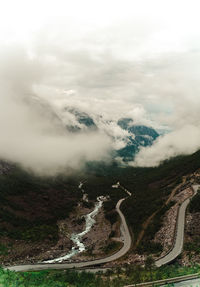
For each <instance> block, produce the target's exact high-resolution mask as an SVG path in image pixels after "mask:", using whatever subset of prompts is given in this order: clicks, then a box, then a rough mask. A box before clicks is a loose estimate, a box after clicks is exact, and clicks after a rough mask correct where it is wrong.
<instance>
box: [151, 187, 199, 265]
mask: <svg viewBox="0 0 200 287" xmlns="http://www.w3.org/2000/svg"><path fill="white" fill-rule="evenodd" d="M192 187H193V190H194V193H193V195H192V196H191V197H190V198H188V199H186V200H185V201H184V202H183V203H182V204H181V206H180V208H179V212H178V219H177V229H176V238H175V243H174V246H173V248H172V250H171V251H170V252H169V253H168V254H167V255H165V256H164V257H162V258H160V259H159V260H157V261H156V262H155V264H156V266H157V267H160V266H162V265H165V264H168V263H169V262H171V261H173V260H174V259H175V258H176V257H177V256H178V255H179V254H181V252H182V249H183V241H184V228H185V212H186V208H187V206H188V204H189V203H190V200H191V198H192V197H193V196H195V194H196V193H197V190H198V188H199V187H200V185H193V186H192Z"/></svg>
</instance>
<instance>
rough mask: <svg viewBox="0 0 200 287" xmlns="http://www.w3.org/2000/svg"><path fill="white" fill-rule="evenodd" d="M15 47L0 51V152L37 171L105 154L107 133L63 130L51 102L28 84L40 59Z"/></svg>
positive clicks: (77, 164) (58, 168)
mask: <svg viewBox="0 0 200 287" xmlns="http://www.w3.org/2000/svg"><path fill="white" fill-rule="evenodd" d="M16 50H17V49H16ZM16 50H15V51H13V50H12V51H11V52H12V53H11V54H10V53H9V52H8V51H7V52H5V51H3V52H2V51H1V55H0V58H1V59H0V60H1V63H3V65H2V66H1V68H0V75H1V81H0V84H1V85H0V133H1V137H0V158H1V159H5V160H10V161H12V162H16V163H19V164H21V165H22V166H23V167H25V168H28V169H30V170H32V171H34V172H37V173H40V174H41V173H42V174H55V173H57V172H61V171H67V169H69V168H71V169H80V168H82V167H83V165H84V163H85V162H86V161H91V160H101V159H104V160H105V159H108V157H109V149H110V148H109V143H110V142H109V139H108V137H106V135H105V134H104V135H103V134H99V133H98V132H90V133H89V132H86V133H84V134H81V133H79V134H73V133H70V132H67V130H66V127H65V126H64V125H63V124H62V122H61V121H60V119H59V117H58V116H57V115H56V113H55V112H54V111H53V110H52V107H51V106H49V105H48V103H46V102H45V101H42V100H41V99H40V98H38V97H37V95H36V94H34V92H33V89H32V86H33V84H34V83H36V82H37V81H38V79H40V78H41V76H42V75H41V73H40V65H39V63H37V62H34V61H31V60H30V59H29V58H28V57H27V56H26V53H24V51H23V53H21V49H19V50H18V51H16Z"/></svg>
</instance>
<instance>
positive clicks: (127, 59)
mask: <svg viewBox="0 0 200 287" xmlns="http://www.w3.org/2000/svg"><path fill="white" fill-rule="evenodd" d="M199 5H200V4H199V1H196V0H190V1H188V0H182V1H179V0H173V1H172V0H169V1H164V2H163V1H160V0H152V1H147V0H141V1H136V0H127V1H121V0H120V1H114V0H110V1H105V0H103V1H97V0H86V1H78V0H75V1H62V0H60V1H54V0H52V1H46V0H44V1H37V0H35V1H32V0H31V1H24V0H19V1H16V2H13V1H9V0H8V1H4V4H3V7H2V9H1V11H0V43H1V47H2V50H3V52H2V51H1V67H0V76H1V87H0V104H1V106H0V112H1V126H0V128H1V130H0V132H1V135H2V139H1V142H2V145H1V148H0V155H1V156H4V157H7V158H9V159H12V157H13V158H14V159H15V160H16V161H18V162H23V164H25V165H26V166H28V167H31V166H32V163H33V162H34V164H33V165H34V166H36V164H35V162H36V161H37V160H38V163H40V164H37V166H41V167H42V163H43V166H44V167H45V169H46V167H47V165H48V166H50V165H51V166H53V165H54V166H55V168H56V169H57V168H59V167H60V166H62V167H64V166H65V165H67V164H68V165H69V166H72V165H73V164H72V163H73V162H74V165H75V166H78V165H79V164H80V163H81V162H82V159H83V158H85V159H92V158H93V159H97V158H102V157H103V155H104V154H107V150H108V149H109V147H108V146H109V142H108V140H107V137H106V136H105V134H106V133H110V134H112V135H113V137H114V138H115V139H116V141H115V145H116V147H122V146H123V145H124V144H125V142H124V137H125V136H127V135H125V133H126V132H124V131H123V130H122V129H120V128H119V127H117V125H116V124H114V121H116V120H118V119H119V118H121V117H131V118H133V120H134V122H135V124H144V125H150V126H154V127H155V128H162V127H163V126H164V127H168V129H169V130H173V132H172V133H170V134H169V135H166V136H165V137H164V138H161V139H160V140H159V141H158V143H156V145H155V146H156V147H157V156H152V157H151V156H150V155H151V153H153V154H154V155H155V153H156V150H154V147H152V148H150V149H146V150H142V151H141V153H139V155H138V157H137V161H136V162H138V164H141V162H144V161H143V155H144V154H146V153H148V154H149V155H148V157H147V158H149V163H148V164H150V162H151V164H153V165H154V164H155V162H156V163H159V162H160V160H163V159H164V158H166V157H168V156H172V155H176V154H178V153H183V152H184V153H185V151H186V150H190V152H192V151H194V150H195V149H198V147H199V137H198V132H197V131H198V129H199V127H200V120H199V106H200V97H199V93H200V88H199V73H200V66H199V61H200V41H199V39H200V32H199V29H197V27H199V24H200V20H199V19H200V18H199V15H198V13H199ZM10 7H12V9H10ZM19 47H20V48H19ZM5 51H6V53H5ZM33 97H34V98H35V99H36V98H37V99H40V101H39V102H40V103H41V102H43V103H45V106H46V107H47V106H48V109H47V112H46V115H45V116H44V109H43V108H42V107H40V109H39V108H38V104H37V105H36V104H35V103H34V104H33V100H32V99H33ZM36 106H37V108H36ZM65 106H71V107H76V108H77V109H80V110H82V111H84V112H86V113H88V114H89V115H91V116H92V117H93V118H94V120H96V121H98V118H99V116H100V115H102V116H103V118H104V120H105V123H106V124H105V125H104V124H103V121H99V124H100V122H101V124H100V125H102V127H101V130H103V131H104V136H103V135H102V133H101V134H97V133H95V134H94V133H93V134H90V136H88V135H87V137H85V136H84V135H79V136H77V137H75V136H72V135H69V134H67V132H66V131H65V132H64V130H63V127H62V126H60V124H58V122H59V121H58V119H57V120H56V118H57V117H59V118H60V119H62V120H63V122H64V123H72V124H73V123H76V124H77V121H76V119H75V118H74V117H73V115H70V114H69V113H68V114H67V113H65V114H64V113H63V108H64V107H65ZM38 110H39V111H38ZM50 111H51V112H50ZM41 114H42V115H41ZM50 114H51V121H50V123H49V115H50ZM53 115H54V116H53ZM52 122H53V124H52ZM107 123H109V124H107ZM187 133H188V134H190V135H191V138H194V141H192V144H191V149H188V146H189V143H188V141H187V140H186V141H182V142H181V141H179V140H178V139H177V137H176V135H179V136H180V135H183V134H184V135H186V134H187ZM37 136H38V137H37ZM56 138H57V144H58V146H56ZM29 139H30V140H29ZM47 139H48V141H49V146H48V149H47V148H46V149H45V147H46V146H47V142H48V141H47ZM9 140H10V142H9ZM15 140H16V142H15ZM79 141H80V142H83V144H82V145H81V146H82V151H81V150H80V145H79V144H78V142H79ZM88 141H90V142H88ZM75 142H77V145H76V144H75ZM12 144H13V146H12ZM65 145H66V146H67V149H65V148H64V146H65ZM111 145H112V144H111ZM6 146H7V147H9V149H7V151H6ZM20 146H21V148H20ZM39 146H40V147H41V151H42V152H41V153H38V155H37V152H36V148H35V147H38V149H39ZM3 147H4V148H5V149H3ZM15 147H17V148H15ZM95 149H97V152H96V153H95ZM53 150H57V152H58V150H59V151H60V154H58V155H57V156H55V154H56V153H55V154H54V153H53ZM67 150H68V151H69V150H71V151H72V152H71V153H70V154H69V153H68V151H67ZM19 151H20V152H19ZM31 151H32V152H31ZM33 151H34V152H33ZM23 154H24V155H25V154H26V156H24V157H23ZM43 155H45V156H44V157H43ZM75 155H79V156H77V157H76V156H75ZM164 155H165V156H164ZM71 156H72V157H71ZM140 157H141V160H140ZM153 157H154V159H155V161H154V162H153V161H152V158H153ZM24 160H25V161H24ZM25 162H26V163H25ZM69 163H70V164H69Z"/></svg>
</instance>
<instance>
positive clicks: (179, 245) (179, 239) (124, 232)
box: [5, 185, 200, 271]
mask: <svg viewBox="0 0 200 287" xmlns="http://www.w3.org/2000/svg"><path fill="white" fill-rule="evenodd" d="M192 187H193V190H194V193H193V195H192V197H193V196H194V195H195V194H196V193H197V190H198V188H199V187H200V185H193V186H192ZM192 197H190V198H188V199H186V200H185V201H184V202H183V203H182V204H181V206H180V208H179V213H178V219H177V230H176V239H175V243H174V247H173V248H172V250H171V251H170V252H169V253H168V254H167V255H165V256H164V257H162V258H160V259H158V260H157V261H156V262H155V264H156V266H157V267H160V266H162V265H165V264H168V263H169V262H171V261H173V260H174V259H175V258H176V257H177V256H178V255H179V254H180V253H181V252H182V249H183V241H184V227H185V212H186V208H187V206H188V204H189V202H190V199H191V198H192ZM125 199H127V197H126V198H122V199H120V200H119V201H118V202H117V205H116V211H117V212H118V214H119V216H120V219H121V226H120V230H121V237H122V238H123V243H124V244H123V247H122V248H121V249H120V250H119V251H117V252H116V253H115V254H113V255H110V256H108V257H105V258H101V259H96V260H91V261H87V262H73V263H53V264H49V263H47V264H44V263H41V264H33V265H31V264H28V265H16V266H12V267H5V269H9V270H13V271H38V270H44V269H67V268H68V269H70V268H77V269H79V268H85V267H89V266H98V265H100V264H105V263H108V262H111V261H114V260H117V259H119V258H120V257H122V256H124V255H125V254H126V253H127V252H128V251H129V249H130V247H131V243H132V240H131V235H130V232H129V229H128V226H127V223H126V220H125V217H124V215H123V213H122V212H121V210H120V206H121V204H122V202H123V201H124V200H125Z"/></svg>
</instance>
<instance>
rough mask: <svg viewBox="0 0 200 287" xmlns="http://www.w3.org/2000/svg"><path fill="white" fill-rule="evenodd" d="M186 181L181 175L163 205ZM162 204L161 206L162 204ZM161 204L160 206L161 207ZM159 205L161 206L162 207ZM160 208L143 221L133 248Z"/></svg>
mask: <svg viewBox="0 0 200 287" xmlns="http://www.w3.org/2000/svg"><path fill="white" fill-rule="evenodd" d="M185 183H186V176H183V177H182V182H181V183H180V184H179V185H177V186H176V187H175V188H174V189H173V190H172V192H171V193H170V195H169V197H168V199H167V200H166V201H165V203H164V205H167V204H168V203H169V202H170V201H171V200H172V198H173V197H174V195H175V194H176V192H177V190H178V189H179V188H180V187H181V186H182V185H183V184H185ZM164 205H163V206H164ZM163 206H162V207H163ZM162 207H161V208H162ZM159 210H160V209H158V210H157V211H155V212H154V213H153V214H151V215H150V216H149V217H148V218H147V219H146V220H145V222H144V223H143V224H142V230H141V231H140V233H139V235H138V238H137V241H136V244H135V246H134V249H135V248H137V246H138V245H139V243H140V241H141V240H142V238H143V236H144V233H145V230H146V229H147V227H148V226H149V224H150V222H151V220H152V219H153V218H154V216H155V215H156V214H157V213H158V211H159Z"/></svg>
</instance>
